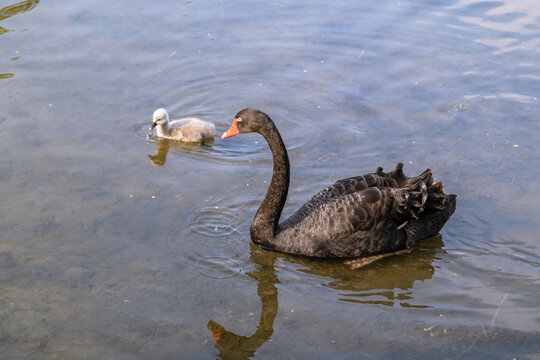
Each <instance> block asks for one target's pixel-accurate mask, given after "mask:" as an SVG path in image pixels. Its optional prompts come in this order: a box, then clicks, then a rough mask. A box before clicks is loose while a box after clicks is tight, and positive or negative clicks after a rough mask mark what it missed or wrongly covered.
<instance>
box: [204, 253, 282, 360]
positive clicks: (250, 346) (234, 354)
mask: <svg viewBox="0 0 540 360" xmlns="http://www.w3.org/2000/svg"><path fill="white" fill-rule="evenodd" d="M278 256H280V254H278V253H274V252H269V251H264V250H261V249H259V248H257V247H256V246H254V245H252V244H251V248H250V261H252V262H253V263H254V264H256V265H257V268H256V270H254V271H249V272H246V275H248V276H249V277H251V278H253V279H255V280H256V281H257V294H258V295H259V299H260V300H261V304H262V309H261V317H260V319H259V324H258V325H257V330H256V331H255V333H254V334H253V335H251V336H242V335H237V334H235V333H233V332H230V331H228V330H226V329H225V328H224V327H223V326H222V325H220V324H218V323H216V322H215V321H213V320H210V321H209V322H208V324H207V325H206V326H207V327H208V329H209V330H210V331H211V333H212V337H213V339H214V344H215V346H216V348H218V349H219V355H218V357H219V358H220V359H222V360H225V359H249V358H251V357H252V356H254V355H255V352H256V351H257V349H258V348H259V347H261V346H262V345H263V344H264V343H265V342H267V341H268V340H269V339H270V337H271V336H272V334H273V333H274V320H275V318H276V315H277V313H278V291H277V288H276V284H278V283H279V279H278V277H277V275H276V270H275V266H274V265H275V262H276V259H277V258H278Z"/></svg>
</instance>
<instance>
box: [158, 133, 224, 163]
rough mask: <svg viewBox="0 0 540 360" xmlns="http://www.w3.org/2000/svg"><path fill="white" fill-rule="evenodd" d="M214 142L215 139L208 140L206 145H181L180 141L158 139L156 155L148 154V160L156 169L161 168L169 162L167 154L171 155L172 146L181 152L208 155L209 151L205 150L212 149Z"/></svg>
mask: <svg viewBox="0 0 540 360" xmlns="http://www.w3.org/2000/svg"><path fill="white" fill-rule="evenodd" d="M213 142H214V141H213V139H208V140H206V141H205V142H204V144H202V145H201V144H190V143H181V142H179V141H175V140H169V139H157V141H156V154H155V155H151V154H148V158H149V159H150V161H151V162H152V165H154V166H156V167H161V166H163V165H165V162H166V161H167V154H168V153H169V149H170V148H171V146H172V147H174V148H177V149H179V150H184V151H189V152H192V153H207V152H208V151H206V150H205V149H204V148H205V147H210V146H211V144H212V143H213Z"/></svg>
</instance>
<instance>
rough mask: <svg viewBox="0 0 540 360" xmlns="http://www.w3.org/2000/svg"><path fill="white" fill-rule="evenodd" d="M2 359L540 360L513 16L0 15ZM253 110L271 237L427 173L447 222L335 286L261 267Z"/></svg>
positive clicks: (269, 256) (30, 7) (531, 91)
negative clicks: (284, 183)
mask: <svg viewBox="0 0 540 360" xmlns="http://www.w3.org/2000/svg"><path fill="white" fill-rule="evenodd" d="M0 49H1V51H0V109H1V110H0V149H1V150H2V153H3V154H4V156H3V157H2V159H1V160H0V169H1V170H0V199H1V202H0V358H2V359H4V358H6V359H23V358H24V359H34V358H35V359H64V358H65V359H73V358H83V359H95V358H114V359H124V358H125V359H133V358H140V359H145V358H159V359H162V358H163V359H165V358H173V357H174V358H178V357H179V358H190V359H194V358H200V359H208V358H215V357H217V358H220V359H242V358H244V359H246V358H259V359H276V358H279V359H295V358H315V359H326V358H339V359H349V358H366V359H371V358H375V359H396V358H410V359H418V358H437V359H494V358H497V359H498V358H501V359H513V358H516V359H523V358H525V359H538V354H539V353H540V334H539V324H540V316H539V314H540V302H539V300H538V294H539V292H540V280H539V279H540V246H539V242H538V229H539V225H540V221H539V220H538V214H539V213H540V205H539V204H540V198H539V194H540V191H539V190H540V189H539V186H538V181H537V178H538V177H539V176H540V170H539V168H538V160H539V158H540V156H539V155H540V153H539V152H540V151H539V148H538V145H537V144H538V139H539V137H540V122H539V121H538V114H540V105H539V101H538V97H539V96H540V76H539V74H540V65H539V64H540V62H539V61H538V59H539V54H540V7H539V6H538V5H536V4H535V3H534V2H532V1H527V0H516V1H509V0H504V1H498V2H487V1H478V0H459V1H438V2H416V1H392V2H385V3H382V4H377V5H374V4H372V3H370V2H319V1H318V2H310V3H301V2H300V3H299V2H293V1H286V0H285V1H279V2H242V1H229V2H215V1H205V2H199V1H183V2H176V1H165V2H160V3H156V2H152V3H151V2H148V1H144V0H140V1H134V2H124V1H117V2H105V1H97V2H96V1H93V2H90V1H77V2H60V1H48V2H40V1H22V2H18V3H16V2H14V1H1V2H0ZM247 106H253V107H258V108H261V109H262V110H264V111H266V112H267V113H269V115H270V116H271V117H272V118H273V119H274V120H275V121H276V123H277V126H278V128H279V129H280V131H281V134H282V137H283V138H284V141H285V143H286V145H287V147H288V149H289V156H290V159H291V166H292V169H291V171H292V179H291V188H290V191H289V198H288V201H287V204H286V208H285V211H284V214H283V215H284V216H288V215H291V214H292V213H293V212H294V210H295V209H297V208H298V207H299V206H300V205H301V204H303V203H304V202H305V201H306V200H308V199H309V198H310V197H311V196H312V195H313V194H314V193H316V192H317V191H319V190H320V189H321V188H322V187H324V186H326V185H328V184H330V183H332V182H333V181H335V180H336V179H339V178H345V177H349V176H353V175H358V174H363V173H367V172H371V171H374V170H375V169H376V168H377V166H383V167H385V168H386V169H388V168H391V167H393V166H394V165H395V163H396V162H398V161H399V162H404V163H405V165H406V166H405V171H406V173H407V174H416V173H419V172H420V171H422V170H423V169H425V168H427V167H430V168H431V169H432V170H433V172H434V173H435V175H436V176H437V178H438V179H440V180H442V181H443V183H444V185H445V189H446V190H447V192H451V193H456V194H458V209H457V211H456V213H455V214H454V216H453V217H452V218H451V220H450V221H449V222H448V224H447V225H446V226H445V228H444V229H443V231H442V232H441V236H438V237H435V238H431V239H426V240H424V241H423V242H421V243H420V244H419V245H418V246H417V248H416V249H415V250H414V251H413V252H412V253H411V254H407V255H400V256H394V257H389V258H386V259H384V260H381V261H379V262H377V263H374V264H372V265H370V266H368V267H366V268H363V269H358V270H351V269H350V267H349V266H347V264H345V263H344V262H343V261H339V260H311V259H308V258H301V257H293V256H288V255H284V254H276V253H272V252H268V251H264V250H261V249H258V248H257V247H255V246H253V245H252V244H251V243H250V241H249V225H250V222H251V219H252V218H253V215H254V214H255V211H256V210H257V207H258V206H259V204H260V201H261V199H262V198H263V196H264V194H265V191H266V188H267V186H268V183H269V180H270V177H271V172H272V169H271V167H272V161H271V155H270V152H269V150H268V148H267V146H266V144H265V143H264V141H263V139H262V138H261V137H258V136H256V135H244V136H238V137H235V138H232V139H229V140H227V141H226V142H223V141H222V140H221V139H219V137H216V139H214V141H209V142H206V143H205V144H202V145H198V146H196V145H188V144H182V143H178V142H175V141H168V140H160V139H158V138H156V137H155V135H154V134H152V133H151V132H150V131H148V130H147V129H148V125H149V124H150V121H151V114H152V112H153V111H154V110H155V109H156V108H158V107H165V108H167V109H168V110H169V113H170V114H171V116H173V117H182V116H197V117H200V118H202V119H203V120H207V121H212V122H214V123H215V124H216V128H217V133H219V134H221V132H223V131H225V130H226V128H227V127H228V126H229V124H230V123H231V121H232V119H233V116H234V114H235V113H236V112H237V111H238V110H240V109H242V108H244V107H247Z"/></svg>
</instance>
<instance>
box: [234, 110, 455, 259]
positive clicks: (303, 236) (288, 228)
mask: <svg viewBox="0 0 540 360" xmlns="http://www.w3.org/2000/svg"><path fill="white" fill-rule="evenodd" d="M247 132H258V133H259V134H261V135H262V136H263V137H264V138H265V139H266V141H267V142H268V145H269V146H270V149H271V150H272V154H273V158H274V172H273V175H272V181H271V183H270V186H269V188H268V192H267V194H266V196H265V198H264V200H263V202H262V204H261V206H260V207H259V209H258V210H257V214H256V215H255V218H254V219H253V223H252V224H251V229H250V232H251V240H252V241H253V242H254V243H255V244H257V245H258V246H260V247H263V248H265V249H271V250H276V251H281V252H285V253H291V254H298V255H306V256H316V257H358V256H370V255H377V254H382V253H388V252H394V251H398V250H403V249H410V248H411V247H413V246H414V245H415V244H416V242H417V241H419V240H422V239H425V238H427V237H431V236H435V235H437V234H438V233H439V231H440V230H441V228H442V227H443V225H444V224H445V223H446V221H447V220H448V219H449V218H450V216H451V215H452V214H453V212H454V210H455V207H456V196H455V195H448V196H447V195H446V194H445V193H444V191H443V187H442V184H441V183H440V182H438V181H437V180H435V178H433V177H432V176H431V171H430V170H429V169H428V170H426V171H424V172H423V173H422V174H420V175H419V176H417V177H413V178H408V177H406V176H405V175H404V174H403V171H402V167H403V164H397V165H396V168H395V169H394V170H393V171H392V172H391V173H384V172H383V171H382V168H379V169H377V171H376V172H375V173H372V174H367V175H364V176H357V177H352V178H348V179H343V180H339V181H337V182H336V183H335V184H333V185H330V186H328V187H327V188H325V189H323V190H321V191H320V192H319V193H318V194H316V195H315V196H313V197H312V198H311V200H309V201H308V202H307V203H306V204H304V205H303V206H302V207H301V208H300V209H298V211H297V212H296V213H295V214H294V215H292V216H291V217H290V218H288V219H287V220H285V221H283V222H281V223H279V217H280V215H281V211H282V210H283V206H284V204H285V200H286V199H287V192H288V188H289V178H290V169H289V168H290V166H289V158H288V155H287V150H286V148H285V145H284V143H283V140H282V139H281V136H280V134H279V132H278V130H277V128H276V126H275V125H274V123H273V121H272V120H271V119H270V117H269V116H268V115H266V114H265V113H263V112H262V111H259V110H257V109H251V108H248V109H244V110H242V111H240V112H239V113H238V114H237V115H236V117H235V121H234V123H233V125H232V126H231V128H230V129H229V131H228V132H226V133H225V134H223V138H227V137H229V136H233V135H236V134H238V133H247Z"/></svg>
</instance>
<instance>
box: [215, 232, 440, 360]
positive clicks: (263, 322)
mask: <svg viewBox="0 0 540 360" xmlns="http://www.w3.org/2000/svg"><path fill="white" fill-rule="evenodd" d="M422 243H423V246H422V247H420V248H419V249H418V250H415V251H414V252H413V253H412V254H411V255H410V256H393V257H390V258H387V259H385V260H381V261H380V263H381V264H382V267H379V266H377V265H378V264H377V263H375V264H371V265H369V266H367V267H365V268H362V269H356V270H351V268H350V266H349V265H346V264H345V263H344V261H343V260H320V259H310V258H303V257H294V256H290V255H287V254H281V253H276V252H271V251H266V250H262V249H259V248H258V247H256V246H255V245H253V244H252V243H250V261H251V262H252V263H253V264H255V265H256V269H255V270H254V271H248V272H246V275H248V276H249V277H251V278H253V279H255V280H256V281H257V293H258V295H259V299H260V301H261V306H262V308H261V315H260V319H259V324H258V325H257V330H256V331H255V333H253V334H252V335H251V336H242V335H238V334H235V333H233V332H230V331H228V330H227V329H225V327H224V326H222V325H220V324H218V323H217V322H215V321H213V320H210V321H209V322H208V324H207V328H208V329H209V330H210V331H211V333H212V338H213V339H214V344H215V346H216V348H217V349H219V355H218V357H219V358H220V359H223V360H225V359H249V358H251V357H252V356H254V355H255V352H256V351H257V349H258V348H259V347H261V346H262V345H263V344H264V343H266V342H267V341H268V340H269V339H270V337H271V336H272V334H273V332H274V329H273V326H274V320H275V318H276V315H277V313H278V308H279V305H278V291H277V288H276V284H279V283H280V281H279V279H278V276H277V274H276V260H284V261H286V262H289V263H293V264H297V265H301V266H302V268H301V269H296V270H298V271H301V272H304V273H308V274H312V275H315V276H317V277H318V278H323V279H325V280H326V279H328V278H330V279H332V281H330V282H329V283H327V284H325V285H326V286H328V287H330V288H332V289H334V290H337V291H338V292H340V295H342V296H345V297H346V298H343V299H341V300H343V301H350V302H356V303H366V304H380V305H385V306H393V304H394V301H393V300H394V299H398V300H399V301H400V304H401V306H403V307H417V308H426V307H429V306H427V305H416V306H415V305H411V304H409V303H407V302H404V300H411V299H413V296H412V291H411V290H412V287H413V285H414V282H415V281H418V280H420V281H422V280H427V279H431V278H432V277H433V274H434V272H435V268H434V266H433V265H431V264H432V262H433V260H434V258H435V254H436V253H437V252H438V251H440V249H441V248H442V246H444V244H443V242H442V238H441V237H440V236H436V237H433V238H430V239H426V240H424V241H423V242H422ZM403 268H407V269H408V271H406V272H404V271H402V269H403ZM381 269H385V271H384V273H383V274H381ZM400 290H406V291H407V294H406V295H400V294H396V292H399V291H400ZM341 292H352V293H348V294H345V293H341ZM372 296H377V297H378V296H383V297H385V298H387V300H386V301H380V300H356V299H353V298H354V297H359V298H367V297H372Z"/></svg>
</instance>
